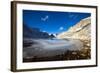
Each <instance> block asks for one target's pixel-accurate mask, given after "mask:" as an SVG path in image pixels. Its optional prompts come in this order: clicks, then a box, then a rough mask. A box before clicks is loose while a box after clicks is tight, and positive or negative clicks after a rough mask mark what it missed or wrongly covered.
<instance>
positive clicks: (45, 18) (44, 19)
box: [41, 15, 49, 21]
mask: <svg viewBox="0 0 100 73" xmlns="http://www.w3.org/2000/svg"><path fill="white" fill-rule="evenodd" d="M48 18H49V16H48V15H46V16H45V17H42V18H41V20H42V21H46V20H47V19H48Z"/></svg>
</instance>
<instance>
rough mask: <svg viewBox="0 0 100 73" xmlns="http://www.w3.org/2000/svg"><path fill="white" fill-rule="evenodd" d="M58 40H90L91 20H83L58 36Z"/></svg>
mask: <svg viewBox="0 0 100 73" xmlns="http://www.w3.org/2000/svg"><path fill="white" fill-rule="evenodd" d="M57 38H60V39H61V38H62V39H65V38H67V39H68V38H72V39H81V40H90V39H91V18H90V17H88V18H85V19H82V20H81V21H80V22H78V23H77V24H76V25H74V26H73V27H71V28H69V30H68V31H65V32H62V33H60V34H58V35H57Z"/></svg>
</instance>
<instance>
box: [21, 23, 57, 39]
mask: <svg viewBox="0 0 100 73" xmlns="http://www.w3.org/2000/svg"><path fill="white" fill-rule="evenodd" d="M23 37H24V38H35V39H36V38H42V39H47V38H54V37H55V36H54V35H53V34H51V35H49V34H48V33H47V32H43V31H41V30H40V29H39V28H31V27H29V26H27V25H26V24H23Z"/></svg>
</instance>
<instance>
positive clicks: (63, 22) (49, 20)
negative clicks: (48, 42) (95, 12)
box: [23, 10, 91, 34]
mask: <svg viewBox="0 0 100 73" xmlns="http://www.w3.org/2000/svg"><path fill="white" fill-rule="evenodd" d="M90 16H91V14H90V13H79V12H55V11H36V10H23V23H24V24H26V25H27V26H29V27H31V28H39V29H40V30H41V31H43V32H48V33H50V34H59V33H61V32H64V31H67V30H68V29H69V28H70V27H72V26H74V25H75V24H77V23H78V22H79V21H80V20H82V19H84V18H87V17H90Z"/></svg>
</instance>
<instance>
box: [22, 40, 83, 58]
mask: <svg viewBox="0 0 100 73" xmlns="http://www.w3.org/2000/svg"><path fill="white" fill-rule="evenodd" d="M27 41H29V40H28V39H27ZM30 41H31V42H33V44H31V45H30V46H28V47H24V48H23V57H24V58H33V57H51V56H55V55H60V54H64V53H65V52H66V51H68V50H70V51H76V50H81V49H82V47H83V43H82V42H81V41H80V40H74V39H68V40H62V39H31V40H30Z"/></svg>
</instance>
